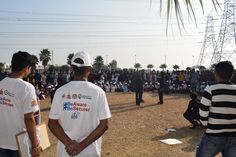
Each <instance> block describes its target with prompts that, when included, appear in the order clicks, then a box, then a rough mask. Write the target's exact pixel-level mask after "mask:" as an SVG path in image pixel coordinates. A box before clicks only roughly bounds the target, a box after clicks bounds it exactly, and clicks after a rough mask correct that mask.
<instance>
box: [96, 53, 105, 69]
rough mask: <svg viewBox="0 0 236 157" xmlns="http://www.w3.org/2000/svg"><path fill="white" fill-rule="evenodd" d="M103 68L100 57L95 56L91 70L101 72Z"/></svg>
mask: <svg viewBox="0 0 236 157" xmlns="http://www.w3.org/2000/svg"><path fill="white" fill-rule="evenodd" d="M103 66H104V61H103V58H102V56H97V57H96V58H95V60H94V63H93V68H94V69H95V70H96V71H101V70H102V67H103Z"/></svg>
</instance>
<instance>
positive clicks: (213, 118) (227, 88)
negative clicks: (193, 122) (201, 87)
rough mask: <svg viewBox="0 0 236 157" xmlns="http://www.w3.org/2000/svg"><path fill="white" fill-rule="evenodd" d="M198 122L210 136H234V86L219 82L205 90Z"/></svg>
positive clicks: (235, 105)
mask: <svg viewBox="0 0 236 157" xmlns="http://www.w3.org/2000/svg"><path fill="white" fill-rule="evenodd" d="M199 113H200V121H201V123H202V125H203V126H206V127H207V130H206V134H207V135H212V136H224V137H225V136H226V137H227V136H228V137H231V136H236V85H233V84H232V83H230V82H221V83H217V84H214V85H211V86H207V87H206V88H205V91H204V94H203V97H202V99H201V104H200V110H199Z"/></svg>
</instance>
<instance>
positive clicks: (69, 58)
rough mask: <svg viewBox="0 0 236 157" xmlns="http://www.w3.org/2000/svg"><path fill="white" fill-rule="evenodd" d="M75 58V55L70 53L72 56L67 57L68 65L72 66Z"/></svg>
mask: <svg viewBox="0 0 236 157" xmlns="http://www.w3.org/2000/svg"><path fill="white" fill-rule="evenodd" d="M73 57H74V53H70V54H69V55H68V56H67V64H69V65H71V60H72V58H73Z"/></svg>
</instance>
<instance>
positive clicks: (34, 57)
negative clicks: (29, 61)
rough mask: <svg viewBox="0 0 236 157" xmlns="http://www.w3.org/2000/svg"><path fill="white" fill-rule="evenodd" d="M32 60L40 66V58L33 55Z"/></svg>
mask: <svg viewBox="0 0 236 157" xmlns="http://www.w3.org/2000/svg"><path fill="white" fill-rule="evenodd" d="M32 58H33V61H34V63H36V64H38V62H39V59H38V57H37V56H35V55H32Z"/></svg>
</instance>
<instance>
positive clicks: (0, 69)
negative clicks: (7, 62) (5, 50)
mask: <svg viewBox="0 0 236 157" xmlns="http://www.w3.org/2000/svg"><path fill="white" fill-rule="evenodd" d="M3 69H4V63H1V62H0V72H2V70H3Z"/></svg>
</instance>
